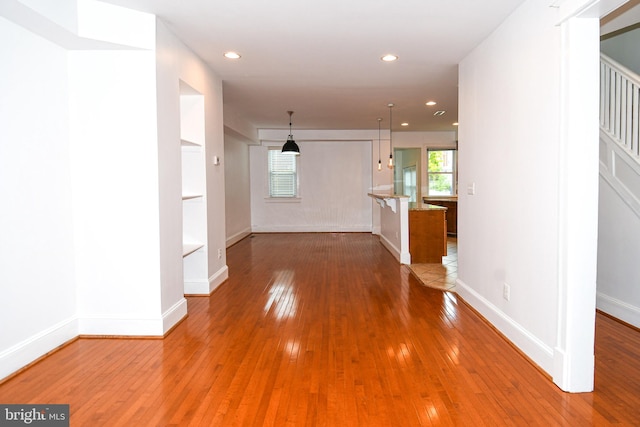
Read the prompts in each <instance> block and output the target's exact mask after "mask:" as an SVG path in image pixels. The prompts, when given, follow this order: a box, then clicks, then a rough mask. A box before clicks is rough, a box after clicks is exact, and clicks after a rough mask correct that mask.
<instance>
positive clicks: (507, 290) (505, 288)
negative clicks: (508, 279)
mask: <svg viewBox="0 0 640 427" xmlns="http://www.w3.org/2000/svg"><path fill="white" fill-rule="evenodd" d="M502 298H504V299H505V300H507V301H509V299H510V298H511V286H509V284H508V283H504V284H503V285H502Z"/></svg>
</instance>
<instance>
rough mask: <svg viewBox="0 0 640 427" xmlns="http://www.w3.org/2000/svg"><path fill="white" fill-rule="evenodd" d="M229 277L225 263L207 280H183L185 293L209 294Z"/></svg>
mask: <svg viewBox="0 0 640 427" xmlns="http://www.w3.org/2000/svg"><path fill="white" fill-rule="evenodd" d="M228 278H229V268H228V267H227V266H226V265H225V266H224V267H222V268H221V269H219V270H218V271H216V272H215V273H213V274H212V275H211V277H209V280H200V281H193V282H184V293H185V295H210V294H211V292H213V291H214V290H215V289H216V288H217V287H218V286H220V285H221V284H222V283H224V282H225V281H226V280H227V279H228Z"/></svg>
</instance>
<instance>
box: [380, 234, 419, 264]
mask: <svg viewBox="0 0 640 427" xmlns="http://www.w3.org/2000/svg"><path fill="white" fill-rule="evenodd" d="M380 243H382V246H384V247H385V248H387V250H388V251H389V252H391V255H393V257H394V258H395V259H396V260H397V261H398V262H399V263H400V264H407V265H408V264H411V254H410V253H409V252H402V251H401V250H400V249H398V248H397V247H396V246H395V245H394V244H393V243H392V242H391V241H390V240H389V239H387V238H386V237H385V236H384V235H383V234H380Z"/></svg>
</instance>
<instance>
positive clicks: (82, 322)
mask: <svg viewBox="0 0 640 427" xmlns="http://www.w3.org/2000/svg"><path fill="white" fill-rule="evenodd" d="M163 320H164V319H163V318H162V317H161V316H158V317H155V318H154V317H146V318H145V317H127V316H126V315H122V316H121V315H102V316H83V317H80V318H79V319H78V331H79V334H78V335H117V336H131V337H136V336H157V337H162V336H163V335H164V325H163Z"/></svg>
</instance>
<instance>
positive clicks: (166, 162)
mask: <svg viewBox="0 0 640 427" xmlns="http://www.w3.org/2000/svg"><path fill="white" fill-rule="evenodd" d="M157 79H158V85H157V96H158V146H159V154H160V158H159V160H160V171H161V173H160V189H161V209H160V213H161V221H162V227H161V238H162V239H163V245H162V248H163V249H162V250H163V256H162V268H163V275H164V276H168V277H170V278H171V279H170V280H169V281H168V282H164V280H163V310H169V309H170V308H171V307H172V306H173V305H174V304H175V303H176V300H177V299H179V298H181V297H182V295H183V293H184V290H183V287H182V267H181V265H182V254H181V248H182V219H181V218H182V208H181V206H182V205H181V203H182V202H181V201H180V197H181V184H180V183H181V180H182V178H181V163H180V120H179V118H180V107H179V105H180V104H179V100H180V98H179V94H180V92H179V84H180V83H179V82H180V81H181V80H182V81H183V82H185V83H186V84H188V85H189V86H190V87H191V88H193V89H194V90H196V91H198V92H199V93H201V94H202V95H204V101H205V144H206V146H205V153H206V156H207V158H206V176H207V194H206V200H207V215H208V220H207V234H208V239H207V247H208V252H207V257H208V269H209V272H208V276H209V289H207V290H206V292H205V293H209V292H211V291H212V290H213V289H214V288H216V287H217V286H218V285H220V284H221V283H222V282H224V281H225V280H226V279H227V277H228V270H227V266H226V254H225V251H224V248H225V221H224V218H225V207H224V166H223V164H224V138H223V125H222V80H220V78H219V77H218V76H217V75H216V74H215V73H214V72H213V71H212V70H211V69H210V68H208V67H207V66H206V65H205V64H204V62H203V61H202V60H201V59H200V58H199V57H198V56H196V55H195V54H194V53H193V52H192V51H191V50H190V49H189V48H188V47H187V46H185V45H184V44H183V43H182V42H181V41H180V40H179V39H178V38H177V37H176V36H175V35H173V34H172V33H171V32H170V31H169V30H168V29H167V27H166V25H165V24H164V23H163V22H162V21H158V22H157ZM214 156H218V157H220V158H221V159H222V161H221V164H220V165H214V164H213V157H214ZM176 201H178V203H176ZM178 242H179V243H178ZM218 249H222V256H221V257H220V258H218ZM178 252H180V253H178ZM164 276H163V277H164ZM178 283H179V284H178Z"/></svg>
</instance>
